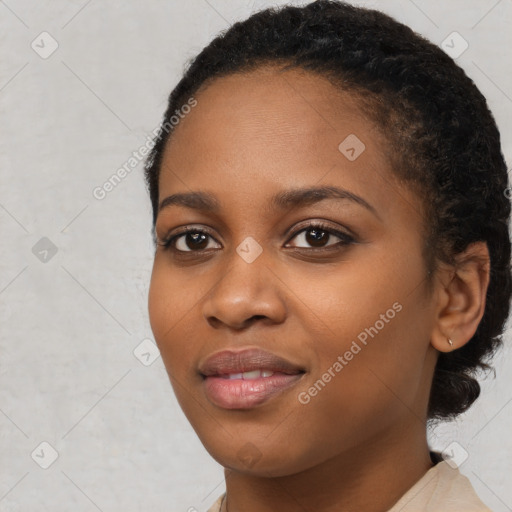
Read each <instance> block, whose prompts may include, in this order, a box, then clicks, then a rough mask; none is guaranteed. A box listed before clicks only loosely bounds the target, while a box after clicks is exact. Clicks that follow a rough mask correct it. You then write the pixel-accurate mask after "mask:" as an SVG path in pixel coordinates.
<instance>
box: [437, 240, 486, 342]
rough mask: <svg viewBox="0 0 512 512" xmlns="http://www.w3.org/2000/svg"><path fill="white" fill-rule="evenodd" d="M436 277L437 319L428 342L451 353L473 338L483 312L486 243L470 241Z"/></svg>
mask: <svg viewBox="0 0 512 512" xmlns="http://www.w3.org/2000/svg"><path fill="white" fill-rule="evenodd" d="M438 279H439V282H438V292H439V293H438V304H437V318H436V321H435V325H434V329H433V331H432V335H431V344H432V346H433V347H434V348H435V349H437V350H439V351H440V352H451V351H452V350H455V349H457V348H460V347H462V346H464V345H465V344H466V343H467V342H468V341H469V340H470V339H471V338H472V337H473V335H474V334H475V332H476V329H477V327H478V324H479V323H480V320H481V319H482V316H483V315H484V311H485V296H486V293H487V287H488V285H489V279H490V257H489V249H488V247H487V243H486V242H474V243H472V244H470V245H469V246H468V248H467V249H466V250H465V251H464V252H462V253H460V254H458V255H457V262H456V264H455V265H454V266H450V267H445V268H442V269H441V270H440V271H439V276H438ZM448 338H450V339H451V340H452V342H453V345H450V344H449V342H448Z"/></svg>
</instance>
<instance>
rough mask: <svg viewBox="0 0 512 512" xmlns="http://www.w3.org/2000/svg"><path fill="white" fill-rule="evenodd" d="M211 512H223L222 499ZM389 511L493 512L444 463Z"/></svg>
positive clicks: (428, 473) (427, 475)
mask: <svg viewBox="0 0 512 512" xmlns="http://www.w3.org/2000/svg"><path fill="white" fill-rule="evenodd" d="M223 497H224V494H222V495H221V496H219V498H218V499H217V501H216V502H215V503H214V504H213V505H212V506H211V507H210V508H209V509H208V512H220V510H221V508H220V506H221V503H222V498H223ZM388 512H492V511H491V509H490V508H488V507H486V506H485V505H484V504H483V503H482V502H481V501H480V498H479V497H478V496H477V494H476V492H475V490H474V489H473V486H472V485H471V482H470V481H469V479H468V478H467V477H466V476H464V475H463V474H462V473H461V472H460V471H459V469H458V468H456V469H453V468H452V467H451V466H450V465H449V464H448V462H446V461H442V462H439V463H437V464H436V465H435V466H433V467H431V468H430V469H429V470H428V471H427V472H426V473H425V474H424V475H423V476H422V477H421V478H420V479H419V480H418V481H417V482H416V483H415V484H414V485H413V486H412V487H411V488H410V489H409V490H408V491H407V492H406V493H405V494H404V495H403V496H402V497H401V498H400V499H399V500H398V501H397V502H396V503H395V504H394V505H393V506H392V507H391V508H390V509H389V510H388Z"/></svg>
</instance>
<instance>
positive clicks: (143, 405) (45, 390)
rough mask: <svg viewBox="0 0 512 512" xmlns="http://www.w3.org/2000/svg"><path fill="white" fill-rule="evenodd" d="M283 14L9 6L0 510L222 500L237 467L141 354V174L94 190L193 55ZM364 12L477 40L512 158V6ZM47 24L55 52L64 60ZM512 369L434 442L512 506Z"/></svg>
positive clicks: (0, 74)
mask: <svg viewBox="0 0 512 512" xmlns="http://www.w3.org/2000/svg"><path fill="white" fill-rule="evenodd" d="M283 3H285V2H283V1H272V2H271V1H255V2H252V1H244V0H242V1H235V0H208V1H206V0H189V1H186V2H185V1H177V0H172V1H169V0H167V1H161V0H160V1H155V0H153V1H146V2H143V1H142V0H130V1H121V0H111V1H110V2H100V1H99V0H89V1H87V0H68V1H64V0H59V1H53V2H50V1H37V2H36V1H23V0H5V1H0V51H1V56H0V130H1V133H0V172H1V181H0V236H1V239H2V257H1V258H0V326H1V339H0V343H1V345H0V436H1V437H0V510H1V511H25V512H26V511H32V510H34V511H35V510H37V511H46V510H48V511H50V510H51V511H52V512H60V511H69V510H73V511H75V512H86V511H87V512H89V511H95V510H100V511H104V512H106V511H121V510H122V511H124V512H129V511H142V510H144V511H148V510H151V511H171V510H173V511H186V510H188V509H189V507H194V508H195V509H197V510H199V511H202V510H206V509H207V508H208V507H209V506H210V504H211V503H212V502H213V501H214V500H215V499H216V498H217V496H218V495H219V494H220V493H221V492H223V490H224V483H223V471H222V468H221V467H220V466H219V465H218V464H217V463H216V462H215V461H214V460H212V459H211V457H210V456H209V455H208V454H207V453H206V451H205V450H204V448H203V447H202V445H201V444H200V442H199V440H198V439H197V438H196V435H195V433H194V432H193V430H192V428H191V427H190V425H189V424H188V422H187V421H186V419H185V417H184V415H183V414H182V412H181V410H180V408H179V407H178V405H177V403H176V400H175V398H174V395H173V394H172V391H171V387H170V384H169V381H168V378H167V375H166V373H165V370H164V366H163V364H162V360H161V358H160V357H159V356H158V353H157V352H156V351H155V349H154V348H153V349H152V348H151V347H152V345H151V341H145V342H143V340H146V339H148V338H149V340H151V339H152V333H151V330H150V326H149V321H148V315H147V292H148V286H149V280H150V274H151V265H152V242H151V237H150V228H151V211H150V203H149V198H148V196H147V193H146V190H145V187H144V183H143V178H142V165H141V164H139V165H138V166H137V167H135V168H134V169H133V171H132V172H131V173H130V174H128V175H127V176H126V178H125V179H124V180H123V181H122V182H121V183H119V184H118V185H117V186H116V187H115V188H114V189H113V190H112V191H111V192H110V193H109V194H107V195H106V197H105V198H104V199H102V200H99V199H96V198H95V197H94V196H93V190H94V188H95V187H98V186H101V185H102V184H103V183H104V182H105V181H106V180H108V179H109V177H110V176H111V175H112V174H113V173H115V171H116V170H117V169H118V168H119V167H121V166H122V165H123V164H125V163H126V162H127V160H128V158H129V157H130V156H131V155H132V152H133V151H136V150H137V149H138V148H140V147H141V146H142V145H143V144H144V143H145V142H146V140H147V139H146V137H147V135H148V134H149V133H150V132H151V131H152V130H154V129H155V128H156V127H157V126H158V123H159V121H160V118H161V115H162V113H163V110H164V108H165V103H166V98H167V95H168V93H169V92H170V90H171V88H172V87H173V86H174V85H175V84H176V82H177V81H178V79H179V76H180V73H181V71H182V69H183V66H184V63H185V62H186V61H187V60H188V59H189V58H191V57H193V56H194V55H195V54H196V53H197V52H198V51H199V50H200V49H201V48H202V47H203V46H204V45H205V44H206V43H207V42H208V41H209V40H210V39H211V38H212V37H213V36H214V35H215V34H216V33H217V32H219V31H220V30H222V29H224V28H226V27H227V26H228V24H230V23H232V22H234V21H236V20H238V19H241V18H244V17H246V16H247V15H249V14H250V12H251V11H253V10H257V9H259V8H261V7H264V6H268V5H280V4H283ZM294 3H297V4H298V3H299V2H294ZM302 3H307V2H302ZM360 4H361V5H368V6H373V7H377V8H380V9H381V10H383V11H385V12H387V13H389V14H391V15H393V16H395V17H396V18H397V19H398V20H400V21H403V22H405V23H406V24H408V25H409V26H411V27H412V28H413V29H415V30H417V31H418V32H420V33H422V34H424V35H426V36H427V37H429V38H430V39H431V40H432V41H434V42H435V43H437V44H439V45H441V44H442V41H443V40H445V39H446V37H447V36H448V35H449V34H451V33H452V32H453V31H457V32H459V33H460V34H461V36H462V37H463V38H464V39H465V40H466V41H467V42H468V44H469V47H468V49H467V50H466V51H465V52H464V53H462V55H460V57H458V58H457V62H459V63H460V65H461V66H462V67H463V68H464V69H465V70H466V71H467V73H468V74H469V76H471V77H472V78H473V79H474V81H475V82H476V84H477V85H478V86H479V87H480V89H481V90H482V92H483V93H484V95H485V96H486V97H487V98H488V101H489V105H490V107H491V109H492V110H493V112H494V114H495V117H496V119H497V123H498V125H499V127H500V129H501V132H502V138H503V150H504V153H505V156H506V157H507V160H508V162H509V163H510V155H511V149H512V148H511V144H512V129H511V128H512V127H511V119H512V100H511V97H512V73H511V72H510V65H509V62H510V48H511V47H512V32H511V31H510V27H511V26H512V2H511V1H510V0H500V1H497V0H478V1H476V0H473V1H471V2H469V1H463V0H457V1H450V2H446V1H429V2H427V1H421V0H414V1H413V0H387V1H382V2H376V1H373V2H360ZM44 31H46V32H48V33H49V34H50V35H51V38H53V40H55V41H56V42H57V43H56V44H58V48H57V49H56V51H55V52H54V53H53V54H51V55H50V56H46V55H44V52H48V51H49V50H50V49H51V44H52V39H50V38H49V36H40V34H41V33H42V32H44ZM33 41H34V45H35V46H36V48H37V51H36V50H35V49H33V48H32V47H31V44H32V42H33ZM53 44H55V43H53ZM457 44H459V43H457ZM41 54H43V56H46V57H47V58H42V56H41ZM45 237H46V238H45ZM55 251H56V252H55ZM507 341H510V331H509V332H508V334H507ZM141 342H143V343H144V344H143V345H142V346H140V347H139V348H138V349H137V347H138V346H139V345H140V343H141ZM134 350H135V354H134ZM137 355H138V357H137ZM150 362H151V363H152V364H149V363H150ZM496 368H497V378H496V379H493V378H492V375H491V377H490V378H489V379H487V380H486V381H485V382H484V389H483V395H482V398H481V399H480V400H479V401H478V402H477V403H476V404H475V405H474V406H473V407H472V408H471V410H470V412H469V413H467V414H466V415H464V416H463V417H462V418H460V419H459V420H458V421H457V422H455V423H451V424H444V425H442V426H440V427H438V428H437V429H436V430H435V431H434V432H431V433H430V440H431V445H432V446H433V447H434V448H436V449H444V448H446V447H447V446H448V445H449V444H450V443H452V442H454V441H456V442H457V443H459V445H457V446H460V447H462V448H463V449H464V450H466V451H467V452H468V454H469V456H468V458H467V460H465V462H464V463H463V464H461V466H460V470H461V471H462V472H463V473H464V474H465V475H467V476H468V477H469V478H470V480H471V482H472V483H473V485H474V487H475V488H476V490H477V492H478V493H479V495H480V496H481V498H482V500H483V501H485V502H486V503H487V504H488V505H489V506H490V507H491V508H492V509H493V510H495V511H506V510H512V485H511V484H512V481H511V478H512V477H511V473H512V471H511V463H510V458H511V456H512V442H511V441H510V438H509V435H510V432H511V431H512V429H511V424H512V403H511V401H512V390H511V389H510V386H509V383H510V376H511V374H512V356H511V351H510V344H508V346H507V348H506V349H505V350H504V351H503V352H501V353H500V354H499V357H498V358H497V360H496ZM42 442H45V443H49V445H51V447H53V448H51V447H49V446H48V445H45V444H43V445H41V443H42ZM52 450H56V452H57V453H58V458H57V459H56V460H55V461H54V462H53V463H52V464H51V465H50V466H49V467H48V468H47V469H43V467H41V466H45V465H48V464H50V463H51V462H52V453H53V452H52ZM191 510H192V509H191Z"/></svg>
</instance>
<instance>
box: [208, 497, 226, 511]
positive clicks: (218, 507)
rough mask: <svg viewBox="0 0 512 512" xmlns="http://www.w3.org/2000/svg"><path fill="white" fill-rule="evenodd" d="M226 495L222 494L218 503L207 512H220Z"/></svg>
mask: <svg viewBox="0 0 512 512" xmlns="http://www.w3.org/2000/svg"><path fill="white" fill-rule="evenodd" d="M224 494H225V493H224ZM224 494H222V495H221V496H219V497H218V498H217V501H216V502H215V503H214V504H213V505H212V506H211V507H210V508H209V509H208V510H207V512H220V506H221V504H222V499H223V498H224Z"/></svg>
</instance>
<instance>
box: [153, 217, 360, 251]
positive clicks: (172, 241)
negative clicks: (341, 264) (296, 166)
mask: <svg viewBox="0 0 512 512" xmlns="http://www.w3.org/2000/svg"><path fill="white" fill-rule="evenodd" d="M328 222H329V221H326V220H323V219H316V220H315V219H310V220H307V221H303V223H302V226H301V225H300V224H301V223H299V225H297V224H295V225H293V226H292V227H291V228H290V229H289V230H287V231H286V232H285V236H286V235H288V234H289V236H288V238H287V240H286V242H285V244H284V245H285V246H286V245H287V244H289V243H290V241H291V240H293V239H294V238H296V237H297V236H299V235H300V234H301V233H303V232H304V231H307V230H308V229H314V228H319V229H321V230H323V231H326V232H328V233H329V234H330V235H332V236H335V237H337V238H339V239H340V241H339V242H337V243H335V244H330V245H327V246H325V247H317V248H315V247H311V248H308V247H295V246H292V247H291V248H292V249H305V250H309V251H322V250H329V247H337V246H339V245H340V244H341V245H348V244H350V243H355V242H357V236H356V235H355V234H353V231H352V230H350V229H348V228H343V229H345V230H346V231H348V233H347V232H344V231H343V229H342V228H337V227H333V226H330V225H329V224H328ZM171 231H172V230H171ZM194 232H195V233H202V234H205V235H207V236H209V237H210V238H211V239H212V240H214V241H215V242H216V243H217V244H219V245H221V246H222V244H221V243H220V242H219V241H218V240H217V239H216V237H215V236H213V234H212V233H211V228H210V227H209V226H206V228H205V226H204V225H203V224H200V225H194V224H187V225H185V226H182V227H180V228H177V231H176V232H175V233H173V234H172V235H170V234H169V233H168V234H167V235H166V236H165V237H164V238H163V240H162V241H158V242H157V243H158V245H161V246H162V247H163V248H164V250H167V249H169V250H171V251H174V252H175V253H178V254H189V253H192V254H193V253H198V254H201V253H206V252H207V251H210V250H211V248H210V249H201V250H197V251H194V250H190V251H182V250H179V249H176V247H175V245H176V241H177V240H178V239H179V238H180V237H182V236H184V235H186V234H188V233H194ZM290 232H292V233H290Z"/></svg>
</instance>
